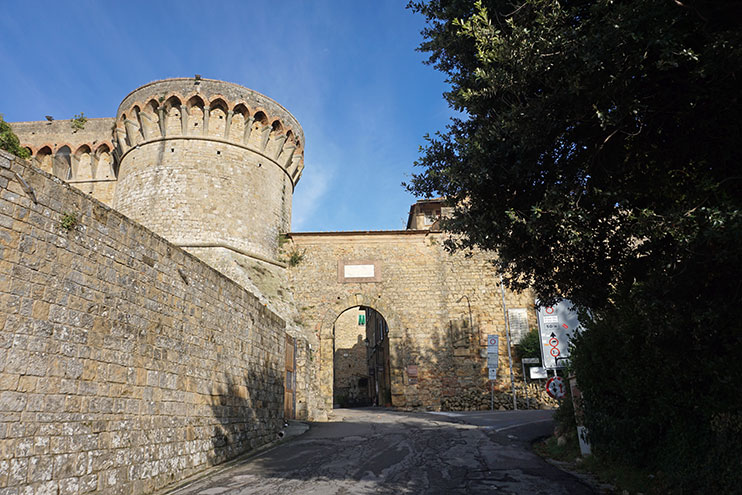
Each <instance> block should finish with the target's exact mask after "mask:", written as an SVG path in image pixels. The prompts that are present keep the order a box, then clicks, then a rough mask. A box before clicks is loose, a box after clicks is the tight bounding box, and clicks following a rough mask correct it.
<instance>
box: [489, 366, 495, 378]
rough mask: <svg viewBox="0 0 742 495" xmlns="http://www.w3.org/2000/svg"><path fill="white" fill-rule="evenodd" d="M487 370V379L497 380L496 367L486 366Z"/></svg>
mask: <svg viewBox="0 0 742 495" xmlns="http://www.w3.org/2000/svg"><path fill="white" fill-rule="evenodd" d="M488 370H489V377H490V378H489V379H490V380H497V368H488Z"/></svg>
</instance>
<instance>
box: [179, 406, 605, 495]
mask: <svg viewBox="0 0 742 495" xmlns="http://www.w3.org/2000/svg"><path fill="white" fill-rule="evenodd" d="M333 416H334V418H333V420H332V421H330V422H328V423H313V424H312V425H311V428H310V430H309V431H308V432H306V433H304V434H302V435H300V436H298V437H295V438H292V439H290V440H289V441H287V442H285V443H282V444H280V445H278V446H277V447H275V448H273V449H270V450H268V451H266V452H264V453H262V454H260V455H258V456H255V457H251V458H247V459H245V460H243V461H240V462H237V463H234V464H233V465H231V466H230V467H229V468H227V469H223V470H220V471H218V472H216V473H214V474H211V475H206V476H205V477H202V478H201V479H199V480H197V481H193V482H191V483H190V484H187V485H185V486H181V487H180V488H178V489H176V490H173V491H171V492H169V493H170V494H172V495H248V494H270V495H283V494H287V495H288V494H300V495H303V494H306V495H309V494H317V495H332V494H335V495H346V494H347V495H350V494H359V495H360V494H447V495H448V494H484V493H487V494H493V493H495V494H532V495H538V494H543V495H582V494H585V495H587V494H594V493H595V492H594V491H593V490H592V489H591V488H590V487H589V486H587V485H585V484H583V483H582V482H581V481H579V480H578V479H576V478H575V477H573V476H571V475H569V474H567V473H565V472H563V471H560V470H559V469H557V468H556V467H554V466H552V465H551V464H549V463H547V462H545V461H544V460H543V459H541V458H540V457H538V456H537V455H536V454H534V453H532V452H531V451H530V443H531V441H533V440H534V439H536V438H538V437H540V436H545V435H548V434H549V433H550V432H551V431H552V429H553V422H552V421H551V412H550V411H503V412H499V411H495V412H489V411H487V412H467V413H409V412H397V411H390V410H386V409H381V408H367V409H336V410H335V411H334V415H333Z"/></svg>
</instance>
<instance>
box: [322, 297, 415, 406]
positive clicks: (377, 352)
mask: <svg viewBox="0 0 742 495" xmlns="http://www.w3.org/2000/svg"><path fill="white" fill-rule="evenodd" d="M353 309H359V310H360V311H359V313H360V312H363V313H364V317H365V319H366V323H364V325H363V333H364V334H366V335H364V337H363V339H361V341H362V347H361V348H360V350H359V349H358V348H356V349H355V352H353V351H351V350H349V351H348V354H349V356H347V358H351V359H353V358H355V359H363V363H355V364H354V368H355V369H356V370H357V371H358V373H357V374H360V371H361V369H364V370H365V371H366V373H365V375H363V376H365V377H367V378H368V382H367V384H366V386H367V387H370V389H369V390H368V392H369V393H368V395H367V396H366V397H367V399H368V400H367V401H366V402H367V404H364V403H362V401H354V400H353V398H352V397H349V398H348V400H347V402H344V401H343V400H342V397H339V394H338V390H337V385H338V381H337V380H336V375H335V373H336V371H337V364H338V363H337V361H338V359H340V360H341V361H346V362H348V364H350V361H351V359H346V360H343V359H342V358H343V357H344V356H342V354H340V356H338V352H342V350H343V349H344V348H342V347H340V346H338V345H337V342H338V335H337V324H338V322H339V321H340V318H341V316H343V315H345V314H347V313H348V312H349V311H351V310H353ZM374 316H375V317H376V319H375V320H374ZM379 320H382V321H383V323H384V326H385V327H386V328H388V332H386V335H384V336H383V338H382V336H381V335H378V334H377V335H374V334H375V332H374V330H372V329H368V330H367V327H366V325H367V324H371V325H373V324H374V323H375V322H376V321H379ZM346 324H347V323H346ZM399 325H400V319H399V317H398V316H397V315H396V314H395V313H394V309H393V305H392V303H391V301H387V300H386V299H385V298H384V297H383V296H382V295H380V294H377V293H373V292H370V293H365V294H364V293H356V294H352V295H350V296H348V297H345V298H341V299H339V300H336V302H334V303H331V304H330V305H329V307H328V308H327V309H326V313H325V318H323V319H322V322H321V327H320V330H319V336H320V372H319V377H320V393H321V395H322V397H323V399H324V403H325V407H326V408H327V409H328V410H330V409H332V408H333V407H335V406H345V405H380V406H386V405H401V404H395V397H396V398H397V402H398V400H399V398H400V397H402V396H403V395H404V392H403V387H404V384H403V383H402V381H401V374H400V373H397V372H395V370H398V369H400V366H401V365H400V364H399V363H400V359H401V355H400V354H399V353H398V349H399V347H400V345H401V343H402V340H401V338H400V333H399V332H397V331H395V329H397V328H399ZM356 345H358V344H356ZM370 369H373V370H374V371H370ZM379 374H381V378H380V375H379ZM377 385H379V386H378V387H377ZM362 386H363V385H361V384H358V387H359V388H360V387H362Z"/></svg>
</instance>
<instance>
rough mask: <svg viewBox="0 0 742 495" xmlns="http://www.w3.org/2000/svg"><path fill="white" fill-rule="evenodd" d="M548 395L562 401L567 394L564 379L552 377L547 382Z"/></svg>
mask: <svg viewBox="0 0 742 495" xmlns="http://www.w3.org/2000/svg"><path fill="white" fill-rule="evenodd" d="M546 393H547V394H549V396H550V397H552V398H554V399H561V398H563V397H564V396H565V395H566V393H567V388H566V385H565V383H564V378H562V377H561V376H552V377H551V378H549V379H548V380H547V381H546Z"/></svg>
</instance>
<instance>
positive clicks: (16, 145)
mask: <svg viewBox="0 0 742 495" xmlns="http://www.w3.org/2000/svg"><path fill="white" fill-rule="evenodd" d="M0 149H3V150H5V151H9V152H10V153H13V154H14V155H16V156H19V157H21V158H28V157H29V156H31V154H30V153H29V152H28V150H27V149H26V148H23V147H22V146H21V142H20V141H19V140H18V136H16V135H15V133H14V132H13V129H11V128H10V124H8V123H7V122H5V120H3V116H2V114H0Z"/></svg>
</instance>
